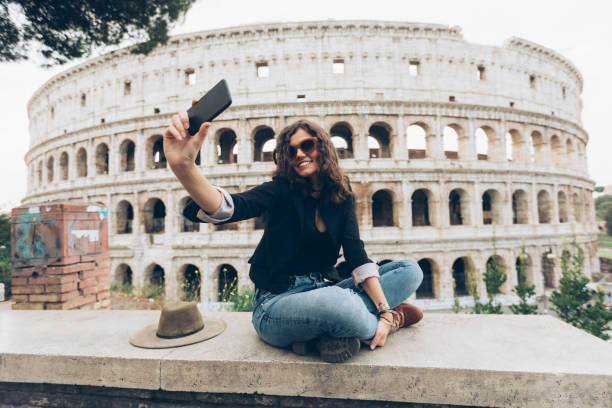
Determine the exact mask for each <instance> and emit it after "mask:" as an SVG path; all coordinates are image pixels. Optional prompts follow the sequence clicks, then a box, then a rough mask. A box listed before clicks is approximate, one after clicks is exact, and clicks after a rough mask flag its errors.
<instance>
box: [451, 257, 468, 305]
mask: <svg viewBox="0 0 612 408" xmlns="http://www.w3.org/2000/svg"><path fill="white" fill-rule="evenodd" d="M468 266H469V265H468V261H467V258H466V257H462V258H457V259H456V260H455V262H453V267H452V270H453V271H452V272H453V281H454V282H455V293H456V294H457V296H468V295H469V292H468V289H467V288H468V285H467V282H468V279H469V273H470V271H469V270H468Z"/></svg>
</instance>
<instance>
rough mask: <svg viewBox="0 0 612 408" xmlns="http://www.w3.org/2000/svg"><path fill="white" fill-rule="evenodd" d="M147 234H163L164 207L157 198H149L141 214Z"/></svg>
mask: <svg viewBox="0 0 612 408" xmlns="http://www.w3.org/2000/svg"><path fill="white" fill-rule="evenodd" d="M142 215H143V221H144V226H145V233H147V234H163V233H164V232H165V225H166V206H165V204H164V202H163V201H162V200H160V199H159V198H150V199H149V200H148V201H147V202H146V203H145V205H144V210H143V212H142Z"/></svg>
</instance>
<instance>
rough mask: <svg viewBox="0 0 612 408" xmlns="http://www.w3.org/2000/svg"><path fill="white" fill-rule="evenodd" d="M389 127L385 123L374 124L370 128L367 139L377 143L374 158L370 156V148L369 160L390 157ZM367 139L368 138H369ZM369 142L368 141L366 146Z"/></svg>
mask: <svg viewBox="0 0 612 408" xmlns="http://www.w3.org/2000/svg"><path fill="white" fill-rule="evenodd" d="M390 129H391V128H390V127H389V125H387V124H386V123H376V124H374V125H372V126H370V130H369V131H368V134H369V137H372V138H373V139H375V141H376V142H377V144H378V146H377V148H376V152H375V154H376V156H372V147H370V158H373V157H380V158H389V157H391V137H390V134H391V131H390ZM369 137H368V138H369ZM369 144H370V142H369V141H368V145H369Z"/></svg>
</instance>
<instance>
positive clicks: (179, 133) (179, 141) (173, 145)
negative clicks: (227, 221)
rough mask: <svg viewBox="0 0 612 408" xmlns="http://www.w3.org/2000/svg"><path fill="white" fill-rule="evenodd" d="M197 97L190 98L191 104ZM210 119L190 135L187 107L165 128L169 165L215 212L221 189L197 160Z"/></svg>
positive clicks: (195, 198)
mask: <svg viewBox="0 0 612 408" xmlns="http://www.w3.org/2000/svg"><path fill="white" fill-rule="evenodd" d="M196 102H197V100H196V99H193V100H192V101H191V103H192V105H193V104H194V103H196ZM209 128H210V122H206V123H203V124H202V126H201V127H200V130H199V131H198V133H196V134H195V135H193V136H190V135H189V133H188V132H187V129H189V117H188V116H187V112H186V111H182V112H179V113H178V114H176V115H174V116H172V124H171V125H170V126H168V128H167V129H166V131H165V132H164V155H165V156H166V160H167V161H168V164H169V165H170V169H171V170H172V172H173V173H174V174H175V175H176V177H177V178H178V180H179V181H180V182H181V184H182V185H183V187H185V190H187V192H188V193H189V195H190V196H191V198H192V199H193V201H195V202H196V204H198V205H199V206H200V208H201V209H203V210H204V211H206V212H207V213H210V214H212V213H214V212H215V211H216V210H217V209H218V208H219V207H220V206H221V201H222V195H221V193H220V192H219V191H218V190H217V189H216V188H215V187H214V186H213V185H212V184H210V182H209V181H208V180H207V179H206V177H204V175H203V174H202V172H201V171H200V170H199V169H198V167H197V166H196V164H195V158H196V156H197V154H198V152H199V151H200V149H201V148H202V143H204V139H205V138H206V134H207V133H208V129H209Z"/></svg>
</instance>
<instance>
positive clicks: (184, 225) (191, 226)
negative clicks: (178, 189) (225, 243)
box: [177, 196, 200, 232]
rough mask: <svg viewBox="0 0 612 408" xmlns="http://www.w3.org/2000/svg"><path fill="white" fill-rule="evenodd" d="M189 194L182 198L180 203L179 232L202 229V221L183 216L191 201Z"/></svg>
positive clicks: (178, 212)
mask: <svg viewBox="0 0 612 408" xmlns="http://www.w3.org/2000/svg"><path fill="white" fill-rule="evenodd" d="M189 198H190V197H189V196H186V197H183V198H181V200H180V201H179V204H178V211H177V214H178V216H179V222H178V225H179V232H199V231H200V223H199V222H194V221H191V220H188V219H187V218H185V217H184V216H183V210H184V209H185V207H186V206H187V202H188V201H189Z"/></svg>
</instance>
